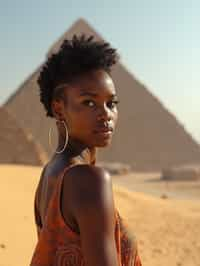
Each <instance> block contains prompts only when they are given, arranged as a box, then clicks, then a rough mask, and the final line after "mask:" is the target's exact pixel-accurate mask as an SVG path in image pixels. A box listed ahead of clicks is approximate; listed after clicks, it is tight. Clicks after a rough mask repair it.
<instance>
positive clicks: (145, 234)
mask: <svg viewBox="0 0 200 266" xmlns="http://www.w3.org/2000/svg"><path fill="white" fill-rule="evenodd" d="M40 172H41V168H40V167H31V166H14V165H1V166H0V184H1V185H0V213H1V222H0V225H1V226H0V266H16V265H17V266H18V265H20V266H27V265H29V263H30V259H31V256H32V252H33V250H34V246H35V244H36V240H37V239H36V230H35V224H34V216H33V199H34V192H35V189H36V186H37V183H38V180H39V176H40ZM113 188H114V199H115V204H116V207H117V208H118V210H119V212H120V214H121V216H122V217H123V218H124V219H125V220H126V222H127V224H128V226H129V229H130V231H131V233H133V234H135V235H136V238H137V240H138V247H139V253H140V256H141V259H142V262H143V266H145V265H146V266H175V265H176V266H178V265H179V266H199V265H200V226H199V225H200V204H199V203H200V193H199V192H200V185H199V183H194V184H193V183H192V182H191V183H190V182H187V183H184V182H181V183H177V182H173V183H169V184H168V183H165V182H160V181H159V175H158V174H156V173H152V174H151V175H144V174H130V175H127V176H116V177H115V176H114V177H113ZM163 195H165V197H163V198H162V196H163Z"/></svg>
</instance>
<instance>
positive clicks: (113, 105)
mask: <svg viewBox="0 0 200 266" xmlns="http://www.w3.org/2000/svg"><path fill="white" fill-rule="evenodd" d="M118 103H119V101H110V102H108V103H107V106H108V107H109V108H111V109H113V108H115V107H116V105H117V104H118Z"/></svg>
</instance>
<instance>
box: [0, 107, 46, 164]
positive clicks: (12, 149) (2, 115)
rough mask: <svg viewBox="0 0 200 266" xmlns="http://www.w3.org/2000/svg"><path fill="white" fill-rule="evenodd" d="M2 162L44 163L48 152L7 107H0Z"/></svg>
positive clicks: (0, 152)
mask: <svg viewBox="0 0 200 266" xmlns="http://www.w3.org/2000/svg"><path fill="white" fill-rule="evenodd" d="M0 121H1V124H0V163H1V164H2V163H4V164H24V165H43V164H44V163H45V162H46V160H47V157H46V154H45V153H44V152H43V151H42V149H41V148H40V146H39V145H38V144H37V143H36V142H35V141H34V140H33V137H32V135H31V134H30V133H27V132H25V130H24V129H22V128H21V127H20V126H19V125H18V124H17V122H16V120H15V119H14V118H13V117H12V116H11V114H9V113H8V112H7V111H6V110H5V109H3V108H0Z"/></svg>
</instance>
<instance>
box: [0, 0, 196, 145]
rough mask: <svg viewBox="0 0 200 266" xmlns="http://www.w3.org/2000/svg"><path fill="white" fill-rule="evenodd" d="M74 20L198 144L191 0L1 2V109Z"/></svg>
mask: <svg viewBox="0 0 200 266" xmlns="http://www.w3.org/2000/svg"><path fill="white" fill-rule="evenodd" d="M80 17H83V18H85V19H86V20H87V21H88V22H89V23H90V24H91V25H92V26H93V27H94V28H95V29H96V30H97V31H98V32H99V33H100V34H101V35H102V36H103V37H104V39H106V40H107V41H109V42H111V43H112V45H113V46H114V47H116V48H118V49H119V51H120V55H121V59H122V62H123V63H124V64H125V65H126V66H127V67H128V69H129V70H130V71H131V72H132V73H133V74H134V75H135V77H136V78H137V79H139V80H140V81H141V82H142V83H144V84H145V85H146V86H147V87H148V89H149V90H150V91H151V92H152V93H153V94H154V95H155V96H157V97H158V98H159V99H160V100H161V102H162V103H163V104H164V105H165V106H166V107H167V108H168V109H169V110H170V111H171V112H173V113H174V114H175V115H176V116H177V118H178V120H179V121H180V122H181V123H182V124H183V125H184V126H185V128H186V129H187V130H188V131H189V132H190V133H191V134H192V135H193V136H194V137H195V139H196V140H198V141H199V142H200V118H199V113H200V104H199V99H200V74H199V71H200V30H199V27H200V26H199V25H200V1H198V0H196V1H194V0H187V1H186V0H168V1H164V0H137V1H134V0H124V1H117V0H110V1H109V0H107V1H94V0H93V1H92V0H91V1H89V0H85V1H81V0H79V1H76V0H73V1H69V0H68V1H66V0H65V1H64V0H61V1H55V0H54V1H51V0H49V1H46V0H43V1H39V0H34V1H20V0H18V1H16V0H12V1H11V0H7V1H2V0H0V36H1V39H0V104H3V102H4V101H5V100H6V99H7V98H8V96H9V95H10V94H11V93H13V92H14V91H15V90H16V89H17V88H18V86H19V85H20V84H21V83H22V82H23V81H24V80H25V79H26V78H27V76H28V75H29V74H31V73H32V72H33V70H34V69H35V68H36V67H37V66H39V65H40V63H41V62H43V60H44V57H45V54H46V52H47V50H48V48H49V47H50V46H51V45H52V44H53V42H55V41H56V40H57V38H59V37H60V36H61V35H62V34H63V33H64V32H65V31H66V30H67V29H68V27H69V26H71V24H72V23H73V22H75V20H76V19H78V18H80Z"/></svg>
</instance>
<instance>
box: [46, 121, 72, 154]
mask: <svg viewBox="0 0 200 266" xmlns="http://www.w3.org/2000/svg"><path fill="white" fill-rule="evenodd" d="M56 122H60V123H63V124H64V127H65V144H64V146H63V148H62V149H61V150H60V151H55V153H57V154H59V153H62V152H63V151H64V150H65V148H66V146H67V143H68V139H69V134H68V130H67V125H66V123H65V121H64V120H62V121H60V120H57V119H56ZM51 132H52V127H50V129H49V146H50V147H51V148H52V142H51Z"/></svg>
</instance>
